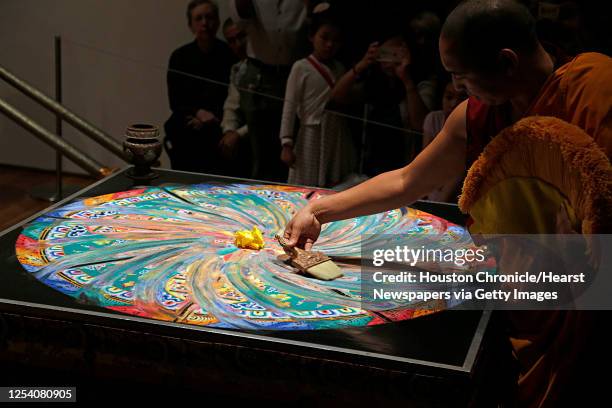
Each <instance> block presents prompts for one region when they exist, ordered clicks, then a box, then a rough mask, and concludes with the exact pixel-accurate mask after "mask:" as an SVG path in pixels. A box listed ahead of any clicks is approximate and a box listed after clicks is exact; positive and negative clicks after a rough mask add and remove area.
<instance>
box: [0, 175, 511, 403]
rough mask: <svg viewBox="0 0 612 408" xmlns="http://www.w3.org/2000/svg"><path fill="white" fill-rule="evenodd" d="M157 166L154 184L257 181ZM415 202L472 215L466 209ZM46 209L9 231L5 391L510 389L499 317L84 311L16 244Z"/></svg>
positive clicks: (119, 179) (339, 394) (393, 394)
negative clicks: (287, 319)
mask: <svg viewBox="0 0 612 408" xmlns="http://www.w3.org/2000/svg"><path fill="white" fill-rule="evenodd" d="M126 170H127V169H124V170H123V171H120V172H118V173H115V174H112V175H111V176H109V177H106V178H105V179H103V180H100V181H98V182H97V183H95V184H93V185H91V186H89V187H87V188H85V189H83V190H81V191H79V192H77V193H76V194H74V195H73V196H71V197H68V198H66V199H65V200H63V201H61V202H59V203H57V204H55V205H54V206H53V207H50V208H54V207H57V206H62V205H64V204H66V203H67V202H69V201H71V200H73V199H76V198H82V197H87V196H96V195H101V194H107V193H111V192H116V191H123V190H128V189H130V188H132V187H134V182H133V181H132V180H131V179H130V178H128V177H127V176H126ZM157 171H158V173H159V174H160V177H159V178H158V179H156V180H154V181H153V182H152V183H151V184H152V185H161V184H164V183H183V184H192V183H199V182H203V181H211V180H214V181H217V182H222V183H224V182H227V183H231V182H241V183H244V182H249V181H248V180H237V179H231V178H225V177H219V176H210V175H203V174H196V173H188V172H179V171H170V170H157ZM253 182H254V181H253ZM414 207H417V208H419V209H422V210H424V211H428V212H430V213H433V214H435V215H439V216H441V217H444V218H447V219H449V220H451V221H454V222H459V223H460V222H461V220H462V217H461V215H460V213H459V212H458V210H457V208H456V206H452V205H447V204H440V203H431V202H418V203H416V204H415V205H414ZM50 208H49V209H50ZM49 209H47V210H45V211H43V213H44V212H46V211H49ZM41 214H42V213H41ZM41 214H36V215H34V216H33V217H31V218H30V219H28V220H26V221H24V222H21V223H19V224H17V225H15V226H13V227H11V228H9V229H7V230H5V231H3V232H2V233H0V361H2V365H3V366H4V369H3V370H2V376H3V379H2V381H1V382H0V385H35V384H38V385H51V384H56V385H64V386H67V385H76V386H77V398H78V399H79V401H83V400H86V399H96V400H99V399H100V398H103V397H104V396H105V395H106V394H107V391H102V390H104V389H109V387H110V388H111V389H116V390H117V391H115V392H118V393H120V394H121V395H124V396H135V395H138V394H139V393H141V394H142V395H148V396H156V395H159V396H169V395H171V394H173V393H176V392H180V393H182V394H185V393H187V394H194V395H202V394H205V395H206V397H207V398H208V400H210V401H218V402H220V403H223V402H224V401H226V400H227V398H231V400H232V401H253V400H258V401H260V402H266V401H286V402H290V403H292V404H296V403H297V404H298V405H299V404H308V405H311V404H312V403H315V402H316V403H317V405H321V404H323V405H333V404H335V403H338V401H342V403H343V404H344V403H351V404H353V405H370V406H371V404H372V403H377V402H381V401H382V402H385V403H399V404H402V406H452V407H460V406H487V405H488V404H489V403H490V398H491V397H492V396H497V395H499V393H501V391H500V390H498V388H499V387H498V385H499V384H501V383H503V382H504V381H505V379H504V378H505V377H504V376H505V369H503V368H502V367H506V360H505V359H506V357H507V355H506V354H505V353H504V351H505V349H504V347H505V345H504V343H503V341H501V340H500V339H501V336H500V333H499V331H498V330H496V329H494V327H493V326H494V325H492V324H491V314H490V312H487V311H484V312H483V311H444V312H440V313H436V314H433V315H429V316H424V317H420V318H417V319H413V320H408V321H403V322H400V323H394V324H386V325H379V326H372V327H361V328H350V329H341V330H316V331H275V332H264V331H251V332H249V331H238V330H224V329H214V328H206V327H197V326H191V325H183V324H176V323H168V322H162V321H156V320H151V319H144V318H139V317H133V316H127V315H122V314H118V313H113V312H111V311H108V310H106V309H101V308H96V307H92V306H87V305H83V304H80V303H78V302H76V301H75V300H73V299H72V298H70V297H68V296H65V295H63V294H61V293H59V292H56V291H54V290H52V289H51V288H48V287H46V286H45V285H43V284H42V283H39V282H38V281H36V280H35V279H34V278H32V277H31V276H29V274H28V273H27V272H26V271H24V270H23V269H22V267H21V265H20V264H19V262H18V261H17V259H16V256H15V249H14V247H15V241H16V239H17V236H18V235H19V233H20V231H21V227H22V225H24V224H25V223H27V222H29V221H30V220H32V219H34V218H36V217H38V216H40V215H41ZM143 393H144V394H143ZM108 396H109V397H110V394H109V395H108Z"/></svg>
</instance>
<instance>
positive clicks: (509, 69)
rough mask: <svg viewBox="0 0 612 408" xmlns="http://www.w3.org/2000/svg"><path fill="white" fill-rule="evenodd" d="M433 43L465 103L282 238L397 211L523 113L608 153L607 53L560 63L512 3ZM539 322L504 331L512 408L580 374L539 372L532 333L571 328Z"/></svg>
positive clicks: (303, 215)
mask: <svg viewBox="0 0 612 408" xmlns="http://www.w3.org/2000/svg"><path fill="white" fill-rule="evenodd" d="M439 44H440V57H441V60H442V64H443V65H444V67H445V69H446V70H447V71H449V72H450V73H451V75H452V78H453V82H454V85H455V87H456V88H457V89H459V90H465V91H467V93H468V94H469V98H468V100H466V101H464V102H462V103H461V104H460V105H458V106H457V107H456V108H455V109H454V111H453V112H452V113H451V114H450V116H449V117H448V119H447V121H446V123H445V125H444V127H443V129H442V130H441V131H440V133H439V134H438V136H437V137H436V138H435V139H434V140H433V142H432V143H431V144H429V145H428V146H427V147H426V148H425V150H423V152H421V154H420V155H419V156H418V157H417V158H416V159H415V160H413V161H412V162H411V163H410V164H408V165H407V166H405V167H403V168H400V169H397V170H393V171H390V172H387V173H383V174H381V175H379V176H377V177H374V178H372V179H370V180H368V181H366V182H364V183H362V184H360V185H358V186H355V187H353V188H351V189H349V190H346V191H343V192H340V193H338V194H334V195H331V196H326V197H324V198H321V199H318V200H315V201H311V202H309V203H308V204H307V205H306V206H305V207H304V208H303V209H302V210H300V211H299V212H298V213H297V214H296V215H295V216H294V218H293V219H292V220H291V221H290V222H289V223H288V224H287V226H286V228H285V238H286V239H288V241H289V244H290V245H298V246H301V247H305V248H306V249H310V248H311V247H312V245H313V243H314V242H315V241H316V240H317V238H318V236H319V233H320V231H321V225H322V224H325V223H328V222H331V221H336V220H341V219H347V218H352V217H357V216H362V215H367V214H373V213H378V212H382V211H386V210H390V209H393V208H398V207H401V206H405V205H408V204H410V203H411V202H413V201H416V200H417V199H418V198H419V197H423V196H425V195H427V194H428V193H430V192H431V191H432V190H434V189H435V188H436V187H438V186H440V185H442V184H444V182H445V181H447V180H448V179H450V178H452V177H454V176H455V175H456V174H458V172H461V171H465V170H466V169H467V168H469V167H470V166H471V164H472V163H473V162H474V161H475V160H476V158H477V157H478V156H479V154H480V153H481V152H482V151H483V149H484V148H485V146H487V144H488V143H489V141H490V140H491V139H492V138H493V137H494V136H496V135H497V134H498V133H499V132H500V131H501V130H502V129H504V128H506V127H507V126H510V125H512V124H513V123H515V122H516V121H518V120H519V119H521V118H523V117H527V116H537V115H546V116H553V117H556V118H559V119H562V120H564V121H566V122H569V123H571V124H573V125H576V126H578V127H579V128H581V129H582V130H584V131H585V132H586V133H587V134H588V135H589V136H590V137H592V138H593V140H594V141H595V142H596V143H597V145H599V147H600V148H601V149H602V150H603V151H604V152H605V154H606V155H607V157H608V160H609V158H610V155H611V154H612V114H611V109H610V101H611V100H612V80H611V77H612V75H611V73H612V59H611V58H609V57H608V56H605V55H603V54H598V53H584V54H580V55H577V56H576V57H574V58H573V59H571V60H570V61H564V60H561V59H559V58H557V57H556V56H554V55H550V54H549V53H547V51H546V50H545V49H544V48H543V46H542V44H541V43H540V42H539V41H538V38H537V37H536V33H535V21H534V18H533V17H532V16H531V14H530V13H529V10H528V9H527V8H526V7H524V6H523V5H521V4H520V3H517V2H515V1H512V0H467V1H464V2H462V3H460V4H459V5H458V6H457V8H455V9H454V10H453V11H452V12H451V14H450V15H449V16H448V18H447V19H446V22H445V23H444V26H443V28H442V32H441V35H440V39H439ZM502 232H503V231H499V233H502ZM532 233H533V232H532ZM537 318H538V319H546V318H547V316H546V314H543V315H542V314H541V315H540V316H538V317H537ZM549 318H550V319H556V317H554V316H553V317H549ZM519 320H520V319H519ZM570 323H571V322H570ZM532 326H533V324H532ZM541 327H542V330H543V332H542V336H539V337H538V336H536V338H533V337H530V338H527V337H523V338H521V333H520V330H519V329H517V328H516V327H511V328H509V330H514V329H517V332H516V333H511V334H510V335H511V337H512V340H513V347H514V352H515V355H516V356H517V359H518V362H519V364H520V376H519V384H518V385H519V386H518V395H517V397H516V398H517V401H518V405H519V406H526V407H549V406H557V405H555V404H556V402H558V401H559V400H560V399H561V398H563V397H562V396H561V395H560V394H562V393H563V392H564V391H566V392H569V393H570V394H571V391H572V387H571V385H568V384H567V381H568V379H571V378H572V377H571V376H572V375H574V377H579V376H581V375H582V374H583V373H580V372H575V373H572V372H571V367H569V369H568V367H566V372H564V373H557V371H556V370H561V368H560V367H561V366H563V364H561V363H560V362H559V361H554V360H551V361H545V363H546V364H545V367H544V368H545V370H544V371H546V373H545V375H541V373H540V372H539V371H543V370H540V369H541V368H542V367H543V366H542V365H540V366H538V364H540V363H541V362H542V361H544V360H542V359H545V356H546V355H547V351H548V350H547V345H546V344H544V343H541V342H540V343H539V340H541V338H542V337H546V338H548V339H550V338H551V337H550V336H553V338H554V336H555V335H560V336H562V335H563V333H567V331H568V330H569V331H571V330H575V327H568V322H567V321H552V320H551V321H550V322H548V323H547V324H546V322H545V324H542V325H541ZM559 341H563V339H559ZM534 367H535V368H534ZM557 374H558V375H557ZM561 379H563V381H565V382H561V381H560V380H561Z"/></svg>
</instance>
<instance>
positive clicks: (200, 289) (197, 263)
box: [16, 184, 472, 330]
mask: <svg viewBox="0 0 612 408" xmlns="http://www.w3.org/2000/svg"><path fill="white" fill-rule="evenodd" d="M325 194H329V192H325V191H320V190H309V189H306V188H298V187H289V186H268V185H246V184H232V185H221V184H198V185H190V186H185V185H172V186H166V187H159V188H157V187H150V188H141V189H134V190H130V191H125V192H119V193H113V194H108V195H104V196H99V197H93V198H88V199H84V200H81V201H78V202H74V203H71V204H69V205H66V206H64V207H62V208H59V209H56V210H53V211H51V212H49V213H48V214H46V215H44V216H42V217H40V218H38V219H36V220H35V221H33V222H32V223H30V224H28V225H27V226H26V227H24V230H23V232H22V234H21V235H20V236H19V238H18V241H17V243H16V252H17V257H18V259H19V261H20V262H21V264H22V265H23V266H24V268H25V269H26V270H27V271H28V272H30V273H31V274H32V275H33V276H35V277H36V278H37V279H38V280H40V281H41V282H42V283H44V284H46V285H48V286H50V287H52V288H54V289H56V290H59V291H61V292H63V293H65V294H67V295H69V296H72V297H74V298H77V299H79V300H80V301H83V302H87V303H89V304H95V305H99V306H102V307H106V308H110V309H113V310H116V311H120V312H123V313H127V314H131V315H137V316H144V317H149V318H153V319H159V320H164V321H172V322H179V323H187V324H195V325H207V326H211V327H224V328H239V329H274V330H295V329H323V328H341V327H348V326H365V325H374V324H380V323H386V322H391V321H397V320H404V319H409V318H412V317H414V316H417V315H419V314H423V313H427V312H426V311H423V310H421V311H419V310H420V309H419V305H418V304H410V303H408V302H402V301H386V302H379V303H378V304H377V305H376V311H374V310H367V309H366V308H364V305H365V304H362V302H361V301H362V298H361V296H362V293H361V290H360V286H361V277H360V268H359V266H355V265H352V264H341V265H340V266H341V267H342V268H343V272H344V276H343V277H342V278H339V279H337V280H334V281H330V282H326V281H320V280H315V279H312V278H309V277H306V276H303V275H299V274H296V273H295V272H294V271H293V270H291V269H290V268H288V267H287V266H286V265H284V264H283V263H282V262H279V261H278V260H277V256H278V255H279V254H282V249H281V248H280V247H279V245H278V244H277V243H276V241H275V240H274V238H273V237H274V234H275V233H276V232H278V231H281V230H282V229H283V228H284V226H285V225H286V223H287V222H288V221H289V219H291V217H292V216H293V214H295V213H296V211H297V210H299V209H300V208H301V207H302V206H304V205H305V203H306V202H307V201H308V200H309V199H310V200H316V199H318V198H319V197H320V196H322V195H325ZM254 225H256V226H257V227H258V228H259V229H260V230H261V231H263V233H264V237H265V242H266V245H265V248H264V249H262V250H260V251H253V250H245V249H238V248H236V247H235V246H234V243H233V234H234V232H235V231H238V230H242V229H251V228H252V227H253V226H254ZM364 233H367V234H382V233H385V234H403V235H404V236H405V235H406V234H411V236H413V239H414V245H415V246H418V245H420V244H421V241H422V243H425V241H427V242H431V241H437V242H440V243H444V244H451V245H457V246H459V247H465V246H470V245H472V243H471V239H470V237H469V235H468V234H467V232H466V231H465V230H464V229H463V228H461V227H458V226H456V225H454V224H451V223H449V222H447V221H445V220H443V219H441V218H438V217H435V216H433V215H431V214H427V213H424V212H421V211H418V210H414V209H411V208H402V209H398V210H394V211H389V212H386V213H381V214H376V215H371V216H367V217H360V218H355V219H351V220H346V221H340V222H334V223H330V224H327V225H325V226H324V228H323V231H322V233H321V237H320V239H319V241H318V243H317V247H318V249H319V250H321V251H323V252H325V253H327V254H329V255H335V256H345V257H359V255H360V245H361V241H362V238H363V236H364ZM420 306H421V307H422V305H420Z"/></svg>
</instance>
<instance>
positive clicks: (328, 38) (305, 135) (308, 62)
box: [280, 12, 356, 187]
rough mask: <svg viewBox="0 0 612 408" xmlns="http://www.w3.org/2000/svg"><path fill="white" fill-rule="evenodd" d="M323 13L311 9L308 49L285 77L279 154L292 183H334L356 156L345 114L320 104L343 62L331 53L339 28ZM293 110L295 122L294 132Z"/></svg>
mask: <svg viewBox="0 0 612 408" xmlns="http://www.w3.org/2000/svg"><path fill="white" fill-rule="evenodd" d="M327 14H328V12H322V13H315V14H314V16H313V21H312V28H311V31H310V41H311V42H312V45H313V52H312V54H310V55H309V56H308V57H307V58H304V59H301V60H299V61H297V62H296V63H295V64H293V67H292V68H291V73H290V74H289V79H288V81H287V89H286V93H285V102H284V106H283V115H282V121H281V132H280V138H281V144H282V152H281V160H282V161H283V162H284V163H285V164H286V165H287V166H289V167H290V169H289V179H288V182H289V183H291V184H302V185H309V186H318V187H331V186H334V185H335V184H338V183H339V182H341V181H342V180H343V179H344V178H346V177H347V176H348V175H349V174H350V173H351V172H352V171H353V170H354V166H355V162H356V153H355V148H354V146H353V142H352V140H351V137H350V134H349V130H348V127H347V124H346V122H345V120H344V118H342V117H341V116H339V115H337V114H335V113H334V112H330V111H327V110H326V109H325V108H326V105H327V103H328V102H329V100H330V95H331V92H332V89H333V87H334V85H335V82H336V79H337V78H339V77H341V76H342V74H343V73H344V68H343V66H342V64H340V63H339V62H338V61H336V60H335V59H334V56H335V55H336V53H337V52H338V49H339V48H340V45H341V40H342V35H341V31H340V28H339V26H338V25H337V24H336V23H335V22H334V20H332V19H331V18H330V16H328V15H327ZM296 115H297V117H298V118H299V121H300V127H299V131H298V134H297V137H294V124H295V117H296Z"/></svg>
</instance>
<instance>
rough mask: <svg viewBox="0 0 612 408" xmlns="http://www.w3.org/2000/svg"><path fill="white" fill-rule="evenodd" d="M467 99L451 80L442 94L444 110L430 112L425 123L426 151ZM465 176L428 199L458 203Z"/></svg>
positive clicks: (448, 184) (432, 193)
mask: <svg viewBox="0 0 612 408" xmlns="http://www.w3.org/2000/svg"><path fill="white" fill-rule="evenodd" d="M465 99H467V94H466V93H465V91H458V90H456V89H455V87H454V85H453V82H452V81H450V80H449V81H448V82H447V83H446V86H445V87H444V93H443V94H442V110H436V111H432V112H429V113H428V114H427V116H425V120H424V121H423V149H425V148H426V147H427V145H429V144H430V143H431V141H432V140H433V139H434V138H435V137H436V136H437V135H438V133H439V132H440V130H442V127H443V126H444V122H446V118H448V115H450V113H451V112H452V111H453V109H455V107H456V106H457V105H459V104H460V103H461V102H462V101H464V100H465ZM464 176H465V174H458V175H457V177H455V178H452V179H450V180H448V182H447V183H445V184H444V185H442V186H440V187H439V188H437V189H436V190H434V191H432V192H431V193H430V194H429V195H428V196H427V199H428V200H432V201H444V202H455V203H456V202H457V193H458V191H459V188H460V186H461V182H462V181H463V178H464Z"/></svg>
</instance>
